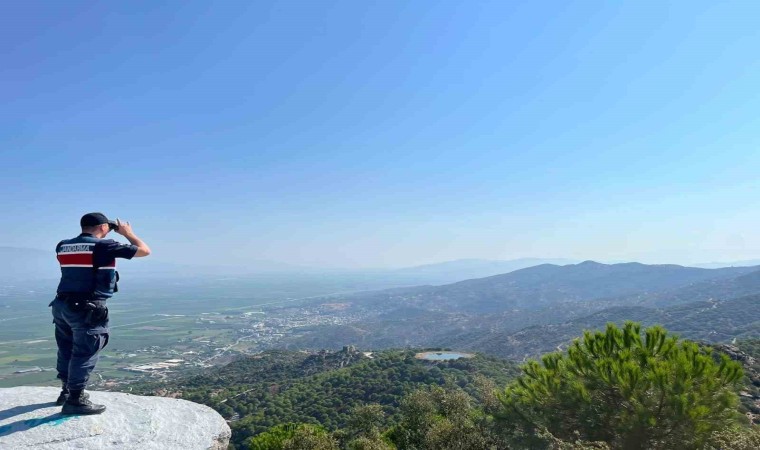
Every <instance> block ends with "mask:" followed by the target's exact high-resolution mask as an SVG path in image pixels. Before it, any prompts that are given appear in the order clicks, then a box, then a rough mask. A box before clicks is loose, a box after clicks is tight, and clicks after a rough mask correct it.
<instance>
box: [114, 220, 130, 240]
mask: <svg viewBox="0 0 760 450" xmlns="http://www.w3.org/2000/svg"><path fill="white" fill-rule="evenodd" d="M118 223H119V228H117V229H115V230H114V231H115V232H117V233H118V234H120V235H122V236H124V237H129V236H134V235H135V232H134V231H132V225H130V223H129V222H122V221H119V222H118Z"/></svg>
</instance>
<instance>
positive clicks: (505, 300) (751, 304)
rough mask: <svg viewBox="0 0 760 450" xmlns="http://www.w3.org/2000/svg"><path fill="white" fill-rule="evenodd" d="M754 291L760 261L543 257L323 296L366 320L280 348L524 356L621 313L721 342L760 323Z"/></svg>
mask: <svg viewBox="0 0 760 450" xmlns="http://www.w3.org/2000/svg"><path fill="white" fill-rule="evenodd" d="M758 294H760V267H731V268H722V269H701V268H693V267H683V266H677V265H645V264H639V263H623V264H601V263H597V262H593V261H585V262H582V263H579V264H573V265H565V266H557V265H550V264H545V265H539V266H535V267H530V268H526V269H521V270H516V271H513V272H510V273H507V274H502V275H496V276H491V277H486V278H480V279H473V280H466V281H461V282H457V283H452V284H448V285H443V286H418V287H413V288H398V289H389V290H384V291H376V292H366V293H358V294H347V295H340V296H331V297H330V298H329V299H325V300H323V302H330V303H342V304H344V305H346V308H347V309H346V314H347V315H350V314H358V315H360V316H362V317H364V318H363V319H362V320H361V321H358V322H353V323H350V324H343V325H334V326H321V327H313V328H304V329H302V330H301V332H300V333H297V334H296V335H294V336H291V337H290V338H289V339H286V340H285V341H283V342H282V344H281V345H283V346H285V347H287V348H335V347H337V346H341V345H345V344H356V345H359V346H361V347H363V348H388V347H404V346H446V347H453V348H458V349H459V348H461V349H468V350H479V351H485V352H487V353H491V354H495V355H499V356H507V357H509V358H514V359H523V358H524V357H525V356H526V355H534V356H535V355H538V354H540V353H543V352H545V351H547V350H551V349H553V348H556V346H557V345H560V344H561V343H563V342H565V341H566V340H567V339H570V337H572V336H577V335H579V334H580V332H581V331H582V330H583V329H586V328H596V327H598V326H599V325H600V324H601V325H604V323H606V322H608V321H611V322H622V321H624V320H629V319H630V320H638V321H642V322H644V323H646V324H654V323H662V324H668V325H669V326H670V327H671V328H673V329H674V330H675V331H678V332H680V333H683V334H684V335H685V336H689V337H693V338H699V339H705V340H708V341H714V342H725V341H730V340H731V339H732V338H734V337H744V336H751V334H752V333H753V332H757V331H758V330H760V328H758V327H759V326H760V322H759V321H760V310H758V306H757V305H760V297H757V295H758ZM707 324H710V325H709V326H708V325H707ZM711 327H712V328H711Z"/></svg>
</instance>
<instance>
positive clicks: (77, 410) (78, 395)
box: [61, 389, 106, 415]
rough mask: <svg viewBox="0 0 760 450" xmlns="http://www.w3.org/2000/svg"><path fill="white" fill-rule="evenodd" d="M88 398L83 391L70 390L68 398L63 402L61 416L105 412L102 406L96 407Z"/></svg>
mask: <svg viewBox="0 0 760 450" xmlns="http://www.w3.org/2000/svg"><path fill="white" fill-rule="evenodd" d="M88 397H89V396H88V395H87V394H85V393H84V391H82V390H76V391H75V390H74V389H72V390H71V391H69V398H67V399H66V401H65V402H63V409H61V414H79V415H82V414H101V413H103V411H105V410H106V407H105V406H104V405H96V404H94V403H92V402H91V401H90V400H89V398H88Z"/></svg>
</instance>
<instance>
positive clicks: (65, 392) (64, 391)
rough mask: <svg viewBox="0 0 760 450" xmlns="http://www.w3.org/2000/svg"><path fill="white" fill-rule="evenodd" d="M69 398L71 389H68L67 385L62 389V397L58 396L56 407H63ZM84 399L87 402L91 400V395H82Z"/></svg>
mask: <svg viewBox="0 0 760 450" xmlns="http://www.w3.org/2000/svg"><path fill="white" fill-rule="evenodd" d="M67 398H69V388H67V387H66V385H64V386H63V387H62V388H61V393H60V395H58V399H57V400H56V401H55V405H56V406H61V405H63V403H64V402H65V401H66V399H67ZM82 398H83V399H85V400H87V399H88V398H90V394H88V393H86V392H84V393H82Z"/></svg>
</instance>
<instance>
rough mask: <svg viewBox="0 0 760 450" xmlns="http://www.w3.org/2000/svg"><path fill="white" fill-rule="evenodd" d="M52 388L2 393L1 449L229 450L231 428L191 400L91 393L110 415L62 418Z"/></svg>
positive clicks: (32, 388) (0, 394)
mask: <svg viewBox="0 0 760 450" xmlns="http://www.w3.org/2000/svg"><path fill="white" fill-rule="evenodd" d="M59 392H60V390H59V389H57V388H51V387H15V388H7V389H0V448H9V449H10V448H12V449H19V448H34V449H50V450H60V449H70V448H77V449H85V450H89V449H92V450H95V449H98V450H99V449H116V448H118V449H141V450H143V449H175V448H176V449H183V450H191V449H203V450H207V449H213V450H222V449H226V448H227V445H228V443H229V440H230V434H231V433H230V427H229V426H227V423H226V422H225V421H224V419H223V418H222V416H220V415H219V414H218V413H217V412H216V411H214V410H213V409H211V408H209V407H207V406H204V405H199V404H197V403H193V402H189V401H186V400H179V399H173V398H163V397H141V396H137V395H131V394H121V393H116V392H96V391H88V392H90V398H91V400H92V401H93V402H95V403H102V404H105V405H106V406H107V408H108V409H107V410H106V412H105V413H103V414H102V415H96V416H62V415H61V414H60V410H61V408H60V407H59V406H55V404H54V402H55V399H56V398H57V397H58V393H59Z"/></svg>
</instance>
